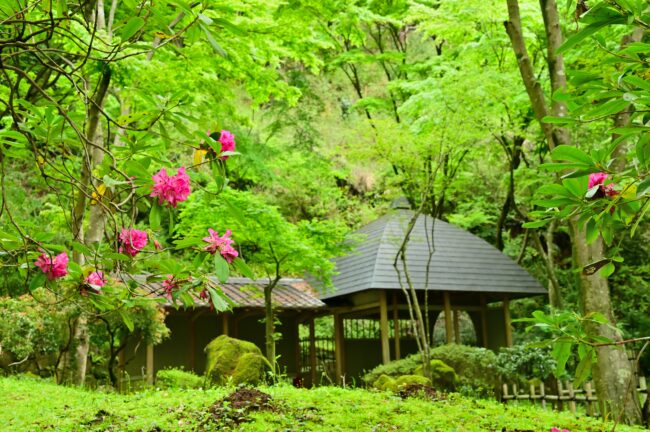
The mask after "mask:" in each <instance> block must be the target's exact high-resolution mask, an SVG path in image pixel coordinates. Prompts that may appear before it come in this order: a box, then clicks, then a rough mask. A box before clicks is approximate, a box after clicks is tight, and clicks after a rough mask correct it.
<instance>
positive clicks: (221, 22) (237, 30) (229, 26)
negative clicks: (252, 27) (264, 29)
mask: <svg viewBox="0 0 650 432" xmlns="http://www.w3.org/2000/svg"><path fill="white" fill-rule="evenodd" d="M213 21H214V23H215V25H217V26H219V27H222V28H224V29H226V30H228V31H229V32H231V33H232V34H235V35H238V36H246V35H247V34H248V32H246V30H244V29H242V28H241V27H239V26H237V25H235V24H233V23H231V22H230V21H227V20H225V19H223V18H215V19H213Z"/></svg>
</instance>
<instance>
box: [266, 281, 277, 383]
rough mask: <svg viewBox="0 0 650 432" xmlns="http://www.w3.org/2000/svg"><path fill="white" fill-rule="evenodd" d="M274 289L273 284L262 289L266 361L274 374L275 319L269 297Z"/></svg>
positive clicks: (271, 300) (271, 301)
mask: <svg viewBox="0 0 650 432" xmlns="http://www.w3.org/2000/svg"><path fill="white" fill-rule="evenodd" d="M274 287H275V283H273V284H269V285H267V286H265V287H264V324H265V325H264V331H265V335H266V359H267V360H268V361H269V363H270V364H271V365H272V366H273V371H274V372H275V317H274V313H273V299H272V297H271V294H272V293H273V288H274Z"/></svg>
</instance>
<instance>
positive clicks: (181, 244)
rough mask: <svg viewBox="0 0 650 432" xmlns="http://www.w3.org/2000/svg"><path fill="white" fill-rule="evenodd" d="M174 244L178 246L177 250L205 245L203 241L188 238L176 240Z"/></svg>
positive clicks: (196, 238)
mask: <svg viewBox="0 0 650 432" xmlns="http://www.w3.org/2000/svg"><path fill="white" fill-rule="evenodd" d="M174 244H175V245H176V249H185V248H188V247H192V246H199V245H201V244H203V240H202V239H200V238H198V237H186V238H184V239H180V240H176V241H175V242H174Z"/></svg>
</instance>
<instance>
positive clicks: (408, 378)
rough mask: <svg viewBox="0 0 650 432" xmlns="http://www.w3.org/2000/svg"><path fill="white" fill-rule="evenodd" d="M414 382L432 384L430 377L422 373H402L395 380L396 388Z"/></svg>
mask: <svg viewBox="0 0 650 432" xmlns="http://www.w3.org/2000/svg"><path fill="white" fill-rule="evenodd" d="M412 384H420V385H426V386H428V385H431V381H429V378H426V377H423V376H422V375H402V376H401V377H398V378H397V379H396V380H395V387H396V390H399V389H400V388H401V387H404V386H408V385H412Z"/></svg>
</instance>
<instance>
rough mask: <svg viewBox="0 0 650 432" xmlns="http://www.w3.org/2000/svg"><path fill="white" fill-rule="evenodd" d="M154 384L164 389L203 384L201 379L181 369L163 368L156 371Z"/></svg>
mask: <svg viewBox="0 0 650 432" xmlns="http://www.w3.org/2000/svg"><path fill="white" fill-rule="evenodd" d="M156 385H157V386H158V387H160V388H164V389H196V388H200V387H201V386H202V385H203V379H202V378H201V377H200V376H198V375H196V374H194V373H192V372H188V371H184V370H182V369H176V368H172V369H165V370H159V371H158V372H156Z"/></svg>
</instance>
